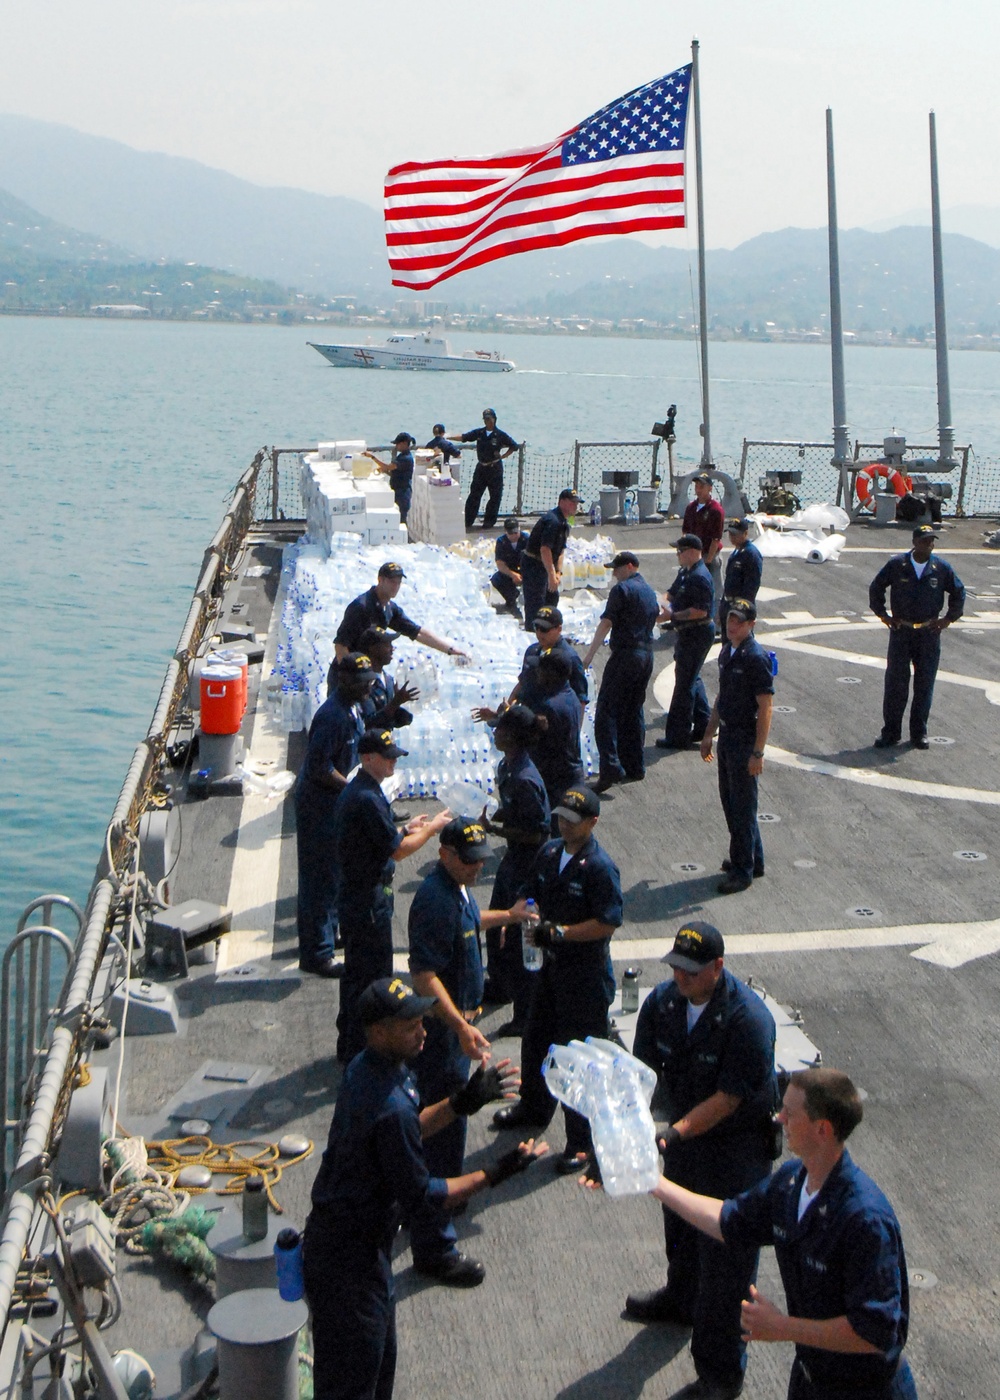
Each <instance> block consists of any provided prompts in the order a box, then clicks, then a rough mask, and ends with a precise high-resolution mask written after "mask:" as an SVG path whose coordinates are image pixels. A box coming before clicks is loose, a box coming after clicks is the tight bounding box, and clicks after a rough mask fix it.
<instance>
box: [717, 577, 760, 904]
mask: <svg viewBox="0 0 1000 1400" xmlns="http://www.w3.org/2000/svg"><path fill="white" fill-rule="evenodd" d="M756 618H757V606H756V604H755V603H751V602H749V601H748V600H747V599H746V598H733V599H731V600H730V603H729V611H728V613H727V616H726V641H725V642H724V643H723V646H722V651H721V652H720V653H719V694H718V696H717V697H716V701H715V704H714V705H713V706H712V713H711V715H710V716H709V720H708V728H707V729H706V730H705V734H704V737H703V738H702V741H701V756H702V758H703V759H704V760H705V762H706V763H711V761H712V739H713V737H714V735H715V732H716V730H718V732H719V797H720V798H721V799H722V811H723V813H724V815H725V818H726V825H727V826H728V828H729V855H728V857H727V858H726V859H725V860H724V861H723V862H722V869H723V870H724V871H725V872H726V878H725V879H724V880H723V881H722V883H721V884H720V885H719V886H718V890H719V893H720V894H738V893H739V892H740V890H745V889H748V888H749V886H750V884H751V881H753V880H759V879H760V878H761V876H762V875H763V874H764V845H763V842H762V841H761V839H760V827H759V825H758V824H757V779H758V778H759V777H760V775H761V773H762V771H763V768H764V747H765V745H766V744H767V736H768V734H769V733H770V729H771V710H772V706H773V703H774V677H773V675H772V668H771V658H770V656H769V655H768V654H767V652H766V651H764V650H763V649H762V648H761V646H760V645H759V644H758V642H757V639H756V638H755V637H754V635H753V625H754V622H755V621H756Z"/></svg>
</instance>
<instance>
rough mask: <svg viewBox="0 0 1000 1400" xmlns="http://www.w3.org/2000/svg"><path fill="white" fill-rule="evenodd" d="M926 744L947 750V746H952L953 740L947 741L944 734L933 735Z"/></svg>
mask: <svg viewBox="0 0 1000 1400" xmlns="http://www.w3.org/2000/svg"><path fill="white" fill-rule="evenodd" d="M927 742H928V744H938V745H940V747H941V748H947V747H948V745H949V744H953V743H954V742H955V740H954V739H949V738H948V736H947V735H946V734H933V735H931V737H930V738H929V739H928V740H927Z"/></svg>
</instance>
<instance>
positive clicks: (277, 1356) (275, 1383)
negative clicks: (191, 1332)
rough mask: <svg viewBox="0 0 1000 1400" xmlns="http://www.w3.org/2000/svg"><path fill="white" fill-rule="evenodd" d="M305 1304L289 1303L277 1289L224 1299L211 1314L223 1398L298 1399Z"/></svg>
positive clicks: (253, 1291) (248, 1290)
mask: <svg viewBox="0 0 1000 1400" xmlns="http://www.w3.org/2000/svg"><path fill="white" fill-rule="evenodd" d="M308 1316H309V1310H308V1308H307V1307H306V1305H305V1303H303V1302H298V1303H286V1302H284V1301H283V1299H282V1298H281V1297H280V1295H279V1293H278V1291H277V1289H275V1288H249V1289H244V1290H243V1292H241V1293H230V1294H229V1296H228V1297H226V1298H222V1299H221V1300H220V1301H219V1302H218V1303H216V1304H215V1306H214V1307H213V1308H212V1310H211V1312H210V1313H209V1314H208V1326H209V1328H210V1329H211V1332H212V1335H213V1336H214V1337H215V1339H216V1341H217V1342H218V1348H217V1353H216V1354H217V1357H218V1362H219V1395H220V1400H298V1395H299V1358H298V1336H299V1332H300V1330H301V1328H302V1327H303V1325H304V1324H305V1321H306V1318H307V1317H308Z"/></svg>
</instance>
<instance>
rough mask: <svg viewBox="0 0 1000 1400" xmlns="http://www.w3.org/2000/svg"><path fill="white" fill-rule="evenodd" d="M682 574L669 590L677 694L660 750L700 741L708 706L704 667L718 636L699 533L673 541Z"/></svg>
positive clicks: (672, 699)
mask: <svg viewBox="0 0 1000 1400" xmlns="http://www.w3.org/2000/svg"><path fill="white" fill-rule="evenodd" d="M675 548H676V550H677V562H678V564H679V565H680V572H679V573H678V575H677V577H676V578H675V579H674V581H673V583H672V584H671V585H670V587H669V588H668V589H667V600H668V601H667V608H666V613H667V619H666V620H667V621H668V622H671V623H672V624H673V628H674V633H675V635H676V639H677V641H676V645H675V647H674V693H673V695H672V696H671V698H670V708H669V710H668V711H667V720H666V726H665V732H664V735H663V738H662V739H657V741H656V747H657V748H658V749H686V748H690V746H691V744H692V743H699V744H700V743H701V738H702V735H703V734H704V733H705V725H706V724H707V723H708V716H709V713H710V707H709V703H708V695H707V694H706V692H705V683H704V681H703V680H702V678H701V668H702V665H703V664H704V661H705V657H706V656H707V655H708V651H709V648H710V647H711V645H712V642H713V640H714V638H715V623H714V622H713V621H712V618H713V615H714V609H715V594H714V592H713V590H712V576H711V574H710V573H709V571H708V568H707V567H706V565H705V564H704V563H703V562H702V558H701V540H699V539H698V536H697V535H681V537H680V539H679V540H678V541H677V544H676V545H675Z"/></svg>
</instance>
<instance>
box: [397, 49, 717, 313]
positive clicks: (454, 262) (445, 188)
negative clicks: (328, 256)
mask: <svg viewBox="0 0 1000 1400" xmlns="http://www.w3.org/2000/svg"><path fill="white" fill-rule="evenodd" d="M690 88H691V65H690V64H687V65H686V66H685V67H683V68H678V69H677V70H676V72H673V73H668V74H667V76H666V77H665V78H657V79H656V80H655V82H651V83H646V84H645V85H644V86H643V87H638V88H635V89H634V91H632V92H629V93H626V95H625V96H624V97H619V98H618V100H617V101H616V102H612V103H610V104H609V105H608V106H607V107H602V108H601V110H600V111H599V112H595V113H594V115H593V116H592V117H587V118H586V120H585V121H582V122H580V123H579V125H577V126H574V127H573V128H572V129H571V130H570V131H567V132H565V133H564V134H563V135H562V136H560V137H559V138H558V140H556V141H552V142H549V143H548V144H547V145H544V146H533V147H532V148H531V149H530V150H525V151H508V152H506V153H505V154H503V155H498V156H485V157H483V156H476V157H472V158H471V159H469V160H438V161H428V162H418V161H410V162H408V163H407V164H405V165H397V166H394V167H393V169H392V170H390V171H389V173H388V175H387V176H386V180H385V238H386V245H387V247H388V251H389V266H390V268H391V269H392V281H393V285H394V286H396V287H412V288H414V289H415V290H420V291H423V290H426V288H428V287H433V286H436V284H437V283H438V282H443V281H444V280H445V279H446V278H448V277H454V276H455V274H456V273H457V272H465V271H466V270H467V269H468V268H471V267H479V266H481V265H482V264H483V263H488V262H493V261H494V260H495V259H497V258H508V257H510V256H511V255H512V254H514V253H526V252H531V251H533V250H534V249H536V248H557V247H560V246H561V245H562V244H564V243H575V242H576V240H577V239H580V238H593V237H595V236H596V235H599V234H608V233H634V232H636V231H638V230H640V229H660V228H683V227H684V139H685V133H686V130H687V113H688V97H689V95H690Z"/></svg>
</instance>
